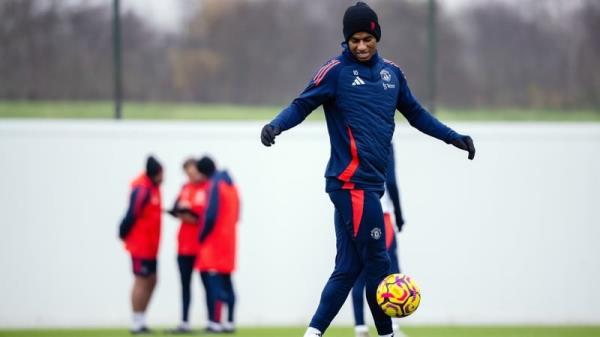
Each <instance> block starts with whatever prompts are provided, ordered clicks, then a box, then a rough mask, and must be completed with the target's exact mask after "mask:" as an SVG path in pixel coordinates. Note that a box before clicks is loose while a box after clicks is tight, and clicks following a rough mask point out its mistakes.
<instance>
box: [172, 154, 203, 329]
mask: <svg viewBox="0 0 600 337" xmlns="http://www.w3.org/2000/svg"><path fill="white" fill-rule="evenodd" d="M196 163H197V161H196V159H193V158H190V159H188V160H186V161H185V162H184V163H183V170H184V171H185V174H186V175H187V177H188V182H187V183H185V184H184V185H183V186H182V187H181V191H180V192H179V196H178V197H177V200H176V201H175V205H173V209H172V210H170V211H169V214H171V215H173V216H175V217H177V218H179V219H180V220H181V225H180V227H179V234H178V235H177V254H178V255H177V265H178V266H179V275H180V276H181V303H182V315H181V322H180V323H179V325H178V326H177V327H176V328H175V329H174V330H172V331H171V333H177V334H183V333H191V332H192V330H191V327H190V324H189V311H190V303H191V281H192V273H193V269H194V262H195V260H196V254H197V252H198V232H199V230H198V229H199V225H198V221H199V219H200V217H201V216H202V215H203V214H204V208H205V205H206V187H207V185H208V184H207V180H206V176H205V175H203V174H201V173H200V172H199V171H198V168H197V167H196Z"/></svg>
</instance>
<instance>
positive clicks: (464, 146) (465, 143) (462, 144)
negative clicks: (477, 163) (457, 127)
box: [451, 135, 475, 160]
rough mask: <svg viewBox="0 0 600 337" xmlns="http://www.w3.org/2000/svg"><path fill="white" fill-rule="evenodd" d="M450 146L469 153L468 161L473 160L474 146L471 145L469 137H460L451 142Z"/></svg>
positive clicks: (471, 141) (471, 140)
mask: <svg viewBox="0 0 600 337" xmlns="http://www.w3.org/2000/svg"><path fill="white" fill-rule="evenodd" d="M451 144H452V145H454V146H456V147H457V148H459V149H461V150H465V151H467V152H469V160H473V158H475V145H474V144H473V139H472V138H471V137H470V136H463V135H460V136H458V137H457V138H456V139H454V140H452V142H451Z"/></svg>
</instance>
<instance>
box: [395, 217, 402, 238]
mask: <svg viewBox="0 0 600 337" xmlns="http://www.w3.org/2000/svg"><path fill="white" fill-rule="evenodd" d="M395 218H396V230H397V231H398V233H400V232H402V226H404V219H402V215H400V214H397V213H396V214H395Z"/></svg>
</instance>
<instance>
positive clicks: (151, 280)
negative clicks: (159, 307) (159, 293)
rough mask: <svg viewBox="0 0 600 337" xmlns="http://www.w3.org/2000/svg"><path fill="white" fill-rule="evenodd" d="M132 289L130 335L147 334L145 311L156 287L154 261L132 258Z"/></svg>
mask: <svg viewBox="0 0 600 337" xmlns="http://www.w3.org/2000/svg"><path fill="white" fill-rule="evenodd" d="M131 260H132V264H133V273H134V276H135V279H134V281H133V289H132V291H131V307H132V309H133V322H132V327H131V332H132V333H144V332H148V331H149V330H148V327H147V326H146V309H147V308H148V304H149V303H150V299H151V298H152V293H153V292H154V288H155V286H156V260H152V259H142V258H136V257H132V259H131Z"/></svg>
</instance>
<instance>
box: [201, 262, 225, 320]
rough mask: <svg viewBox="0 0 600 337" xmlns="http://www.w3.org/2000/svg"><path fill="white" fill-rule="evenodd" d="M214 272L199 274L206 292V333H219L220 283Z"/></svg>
mask: <svg viewBox="0 0 600 337" xmlns="http://www.w3.org/2000/svg"><path fill="white" fill-rule="evenodd" d="M219 278H220V277H219V275H218V274H217V273H216V272H201V273H200V279H201V280H202V285H203V286H204V290H205V291H206V311H207V313H208V325H207V327H206V331H207V332H221V331H222V330H223V327H222V326H221V323H220V322H221V300H220V299H221V291H222V290H221V281H220V279H219Z"/></svg>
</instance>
